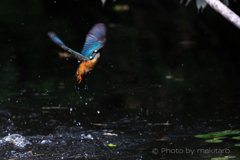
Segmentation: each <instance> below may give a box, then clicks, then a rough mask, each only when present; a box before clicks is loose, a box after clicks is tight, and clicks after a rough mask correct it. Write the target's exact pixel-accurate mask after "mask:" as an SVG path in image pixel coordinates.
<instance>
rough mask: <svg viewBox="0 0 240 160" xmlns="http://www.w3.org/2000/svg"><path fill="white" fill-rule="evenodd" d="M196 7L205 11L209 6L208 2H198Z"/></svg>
mask: <svg viewBox="0 0 240 160" xmlns="http://www.w3.org/2000/svg"><path fill="white" fill-rule="evenodd" d="M196 5H197V8H198V10H203V9H204V8H205V7H206V6H207V2H206V1H205V0H196Z"/></svg>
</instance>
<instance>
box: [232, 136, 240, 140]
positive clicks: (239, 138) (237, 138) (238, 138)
mask: <svg viewBox="0 0 240 160" xmlns="http://www.w3.org/2000/svg"><path fill="white" fill-rule="evenodd" d="M232 139H236V140H240V136H238V137H232Z"/></svg>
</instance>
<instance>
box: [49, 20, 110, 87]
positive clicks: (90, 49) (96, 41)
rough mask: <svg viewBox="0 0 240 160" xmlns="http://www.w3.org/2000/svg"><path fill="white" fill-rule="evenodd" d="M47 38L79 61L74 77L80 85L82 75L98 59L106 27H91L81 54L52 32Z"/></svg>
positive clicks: (97, 25)
mask: <svg viewBox="0 0 240 160" xmlns="http://www.w3.org/2000/svg"><path fill="white" fill-rule="evenodd" d="M48 36H49V37H50V38H51V40H52V41H53V42H54V43H56V44H57V45H58V46H60V47H61V48H63V49H64V50H66V51H68V52H69V53H71V54H72V55H73V56H74V57H76V58H77V59H79V60H80V64H79V66H78V68H77V71H76V73H75V77H76V79H77V81H78V83H80V82H81V81H82V75H86V74H87V72H89V71H91V70H92V69H93V68H94V67H95V65H96V64H97V62H98V59H99V58H100V53H99V50H100V49H101V48H102V47H103V46H104V44H105V42H106V26H105V25H104V24H103V23H98V24H95V25H94V26H93V27H92V29H91V30H90V31H89V33H88V34H87V36H86V40H85V43H84V46H83V49H82V51H81V53H78V52H76V51H74V50H72V49H71V48H69V47H68V46H66V45H65V44H64V43H63V42H62V41H61V39H59V38H58V37H57V35H56V34H55V33H54V32H48Z"/></svg>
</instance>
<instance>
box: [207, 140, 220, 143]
mask: <svg viewBox="0 0 240 160" xmlns="http://www.w3.org/2000/svg"><path fill="white" fill-rule="evenodd" d="M205 142H207V143H220V142H222V140H219V139H216V140H215V139H207V140H205Z"/></svg>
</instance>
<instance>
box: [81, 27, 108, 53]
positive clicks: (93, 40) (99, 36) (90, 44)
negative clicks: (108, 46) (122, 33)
mask: <svg viewBox="0 0 240 160" xmlns="http://www.w3.org/2000/svg"><path fill="white" fill-rule="evenodd" d="M105 42H106V27H105V25H104V24H103V23H98V24H95V25H94V26H93V27H92V29H91V30H90V31H89V33H88V34H87V37H86V41H85V44H84V46H83V50H82V52H81V54H82V55H83V56H85V57H89V56H91V55H92V53H93V52H94V51H95V50H99V49H101V48H102V47H103V46H104V43H105Z"/></svg>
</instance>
